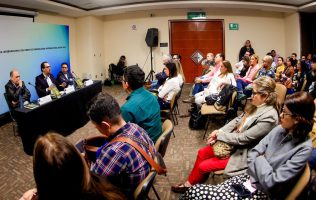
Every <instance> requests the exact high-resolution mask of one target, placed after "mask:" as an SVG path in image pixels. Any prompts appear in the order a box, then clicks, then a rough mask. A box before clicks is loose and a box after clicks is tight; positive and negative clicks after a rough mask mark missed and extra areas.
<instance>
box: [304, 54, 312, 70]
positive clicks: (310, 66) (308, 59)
mask: <svg viewBox="0 0 316 200" xmlns="http://www.w3.org/2000/svg"><path fill="white" fill-rule="evenodd" d="M305 63H306V65H307V68H308V70H310V69H311V68H312V54H311V53H308V54H307V57H306V60H305Z"/></svg>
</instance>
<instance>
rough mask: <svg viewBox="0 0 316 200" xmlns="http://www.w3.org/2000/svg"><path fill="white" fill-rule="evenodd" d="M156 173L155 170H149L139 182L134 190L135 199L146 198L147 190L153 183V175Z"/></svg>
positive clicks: (142, 199) (141, 199) (143, 199)
mask: <svg viewBox="0 0 316 200" xmlns="http://www.w3.org/2000/svg"><path fill="white" fill-rule="evenodd" d="M156 175H157V172H156V171H151V172H149V174H148V175H147V177H146V178H145V179H144V180H143V181H142V182H140V184H139V185H138V186H137V188H136V189H135V191H134V199H135V200H145V199H147V195H148V192H149V190H150V188H151V187H152V185H153V182H154V180H155V177H156Z"/></svg>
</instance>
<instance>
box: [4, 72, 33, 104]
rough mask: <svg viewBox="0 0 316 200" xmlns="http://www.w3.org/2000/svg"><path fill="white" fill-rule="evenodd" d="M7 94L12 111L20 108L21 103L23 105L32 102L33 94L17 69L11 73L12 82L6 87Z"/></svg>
mask: <svg viewBox="0 0 316 200" xmlns="http://www.w3.org/2000/svg"><path fill="white" fill-rule="evenodd" d="M5 92H6V93H7V97H8V104H9V107H10V109H13V108H16V107H18V106H20V101H22V103H25V102H29V101H30V97H31V93H30V91H29V90H28V89H27V88H26V86H25V84H24V82H23V81H22V80H21V79H20V74H19V72H18V71H17V70H15V69H14V70H12V71H10V80H9V81H8V83H7V84H6V85H5Z"/></svg>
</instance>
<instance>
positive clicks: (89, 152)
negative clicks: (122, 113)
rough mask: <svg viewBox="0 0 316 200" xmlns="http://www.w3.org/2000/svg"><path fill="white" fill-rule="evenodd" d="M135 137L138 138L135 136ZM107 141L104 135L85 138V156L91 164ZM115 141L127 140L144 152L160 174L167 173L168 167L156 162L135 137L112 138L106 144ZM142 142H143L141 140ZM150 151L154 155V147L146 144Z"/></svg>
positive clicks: (143, 154) (144, 155)
mask: <svg viewBox="0 0 316 200" xmlns="http://www.w3.org/2000/svg"><path fill="white" fill-rule="evenodd" d="M133 138H134V139H136V138H135V137H133ZM105 141H106V137H104V136H95V137H91V138H88V139H84V141H83V149H84V152H85V158H86V161H87V163H88V164H89V165H90V163H91V162H95V160H96V153H97V151H98V149H99V148H100V147H101V146H102V145H103V144H104V143H105ZM114 142H125V143H128V144H130V145H131V146H133V147H134V148H135V149H136V150H137V151H138V152H139V153H140V154H142V156H143V157H144V158H145V159H146V160H147V162H148V163H149V164H150V165H151V167H153V168H154V169H155V170H156V171H157V173H158V174H166V173H167V169H165V168H162V167H161V166H160V165H159V164H158V163H156V162H155V161H154V160H153V159H152V158H151V157H150V156H149V155H148V154H147V153H146V152H145V151H144V150H143V149H142V148H141V147H140V146H139V145H138V144H137V143H136V142H134V141H133V139H131V138H128V137H124V136H121V137H117V138H115V139H113V140H111V142H109V143H108V144H106V146H108V145H110V144H112V143H114ZM141 143H142V142H141ZM143 145H144V146H146V147H147V148H148V149H149V151H150V153H151V154H152V155H154V153H153V148H152V147H151V146H149V145H145V144H143Z"/></svg>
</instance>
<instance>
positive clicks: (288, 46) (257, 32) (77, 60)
mask: <svg viewBox="0 0 316 200" xmlns="http://www.w3.org/2000/svg"><path fill="white" fill-rule="evenodd" d="M204 11H205V12H206V16H207V18H208V19H224V25H225V54H226V59H228V60H230V61H231V62H232V64H234V63H235V62H237V57H238V53H239V50H240V48H241V47H242V45H243V43H244V41H245V40H247V39H249V40H251V42H252V45H253V48H254V49H255V52H256V53H257V54H258V55H259V56H260V60H261V58H262V57H263V56H264V55H265V54H266V53H267V52H268V51H270V50H271V49H275V50H276V51H277V53H278V54H280V55H281V56H288V55H289V54H290V53H292V52H297V53H298V54H299V51H300V32H299V15H298V13H294V14H286V15H285V14H283V13H277V12H264V11H253V10H237V9H236V10H232V9H229V10H227V9H222V10H219V9H217V10H212V9H205V10H204ZM187 12H188V10H187V9H173V10H159V11H139V12H129V13H125V14H118V15H111V16H105V17H103V18H98V17H93V16H88V17H81V18H70V17H62V16H56V15H52V14H47V13H40V14H39V15H38V17H36V22H45V23H53V24H65V25H69V27H70V59H71V64H72V66H73V67H74V68H73V69H74V70H75V71H76V72H77V74H78V75H80V76H81V77H82V78H86V77H87V78H93V79H95V77H97V79H104V78H106V77H107V69H108V65H109V64H110V63H112V62H113V63H115V64H116V63H117V61H118V59H119V57H120V56H121V55H125V56H126V57H127V65H133V64H136V63H137V64H138V65H139V66H140V67H144V71H145V72H146V74H147V73H148V72H149V70H150V56H149V50H150V48H149V47H148V46H147V44H146V42H145V36H146V33H147V29H148V28H158V29H159V43H161V42H168V43H169V20H176V19H186V14H187ZM150 14H152V17H151V16H150ZM229 23H238V24H239V30H238V31H232V30H228V24H229ZM133 25H135V26H136V30H133V29H132V26H133ZM293 27H295V28H293ZM289 29H290V30H291V31H288V30H289ZM164 53H169V47H154V48H153V66H154V70H155V71H156V72H157V71H160V70H161V69H162V64H161V58H162V54H164ZM146 59H147V61H146ZM101 74H103V76H102V77H101Z"/></svg>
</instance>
